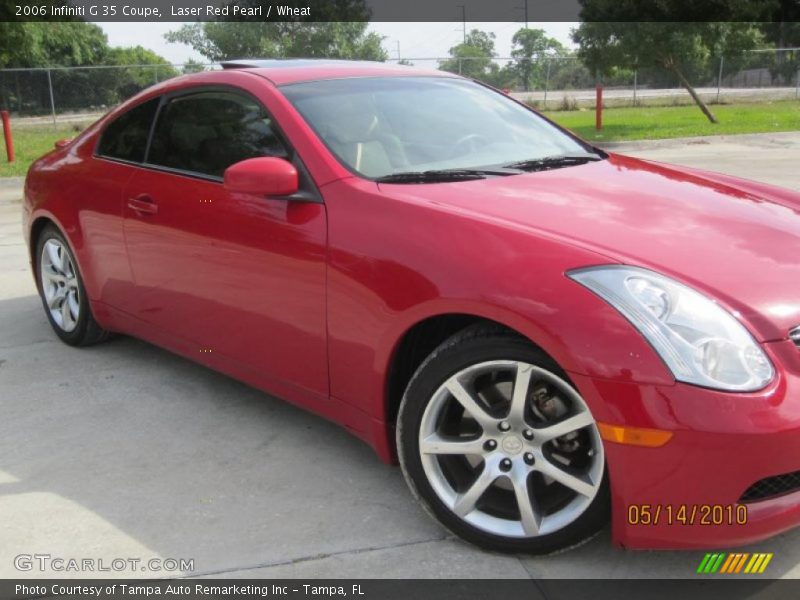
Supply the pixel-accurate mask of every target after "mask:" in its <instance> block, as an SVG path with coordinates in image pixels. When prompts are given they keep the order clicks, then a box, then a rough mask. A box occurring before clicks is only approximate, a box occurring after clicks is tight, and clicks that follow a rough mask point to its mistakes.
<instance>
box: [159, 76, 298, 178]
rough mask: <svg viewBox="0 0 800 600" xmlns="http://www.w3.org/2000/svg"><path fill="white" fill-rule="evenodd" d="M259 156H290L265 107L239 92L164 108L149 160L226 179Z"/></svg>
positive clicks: (194, 98)
mask: <svg viewBox="0 0 800 600" xmlns="http://www.w3.org/2000/svg"><path fill="white" fill-rule="evenodd" d="M257 156H280V157H286V156H287V151H286V148H285V146H284V145H283V143H282V142H281V141H280V139H278V137H277V136H276V135H275V131H274V130H273V127H272V121H271V120H270V118H269V115H267V113H266V111H265V110H264V108H263V107H262V106H261V105H260V104H258V103H257V102H255V101H254V100H251V99H249V98H246V97H245V96H240V95H238V94H233V93H230V92H202V93H197V94H192V95H190V96H181V97H179V98H175V99H174V100H172V101H170V102H169V104H167V105H166V106H165V107H164V108H163V109H162V110H161V113H160V114H159V117H158V122H157V123H156V129H155V133H154V135H153V141H152V142H151V145H150V154H149V155H148V157H147V162H148V163H150V164H154V165H160V166H164V167H170V168H172V169H180V170H182V171H192V172H195V173H202V174H204V175H213V176H222V173H223V171H225V169H226V168H228V167H229V166H230V165H232V164H234V163H237V162H239V161H241V160H245V159H247V158H254V157H257Z"/></svg>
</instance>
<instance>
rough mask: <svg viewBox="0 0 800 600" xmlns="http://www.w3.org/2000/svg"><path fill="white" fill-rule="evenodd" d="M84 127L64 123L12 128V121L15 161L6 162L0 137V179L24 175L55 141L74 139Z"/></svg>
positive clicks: (3, 145) (12, 122) (3, 144)
mask: <svg viewBox="0 0 800 600" xmlns="http://www.w3.org/2000/svg"><path fill="white" fill-rule="evenodd" d="M84 126H85V124H83V125H81V124H72V123H69V124H66V123H65V124H62V125H58V126H53V125H36V126H26V127H21V126H20V127H14V121H13V119H12V121H11V132H12V133H13V134H14V152H15V154H16V160H15V161H14V162H13V163H9V162H7V161H6V147H5V143H4V142H3V138H2V136H0V177H15V176H22V175H25V173H27V171H28V167H29V166H30V164H31V163H32V162H33V161H34V160H36V159H37V158H39V157H40V156H41V155H42V154H45V153H46V152H49V151H50V150H52V149H53V143H54V142H55V141H56V140H61V139H64V138H71V137H75V136H76V135H78V132H79V131H81V129H83V127H84Z"/></svg>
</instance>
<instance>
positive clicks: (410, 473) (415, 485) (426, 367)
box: [397, 334, 610, 554]
mask: <svg viewBox="0 0 800 600" xmlns="http://www.w3.org/2000/svg"><path fill="white" fill-rule="evenodd" d="M490 360H516V361H523V362H528V363H530V364H534V365H536V366H539V367H541V368H544V369H547V370H549V371H551V372H553V373H555V374H556V375H558V376H559V377H561V378H562V379H564V380H565V381H567V382H568V383H570V385H572V383H571V382H570V381H569V379H568V378H567V376H566V374H565V373H564V372H563V371H562V370H561V369H560V368H559V367H558V365H557V364H556V363H555V362H553V361H552V359H550V358H549V357H548V356H547V355H545V354H544V353H543V352H541V351H540V350H538V349H537V348H535V347H534V346H533V345H531V344H530V343H529V342H528V341H527V340H525V339H523V338H520V337H517V336H512V335H507V334H506V335H503V334H499V335H498V334H495V335H491V336H488V337H480V336H477V337H474V338H471V339H470V338H466V339H462V340H458V341H457V342H456V343H451V344H448V343H447V342H445V344H443V345H442V346H440V348H439V349H437V350H436V351H435V352H434V353H433V354H432V355H431V357H429V358H428V360H426V361H425V362H424V363H423V364H422V366H421V367H420V368H419V370H418V371H417V373H416V374H415V375H414V377H413V378H412V380H411V382H410V383H409V386H408V389H407V390H406V394H405V396H404V398H403V401H402V404H401V407H400V414H399V417H398V434H397V438H398V440H397V442H398V454H399V456H400V462H401V465H402V467H403V472H404V474H405V476H406V480H407V481H408V483H409V486H410V487H411V489H412V492H413V493H414V495H415V496H416V497H417V499H418V500H420V502H421V503H422V504H423V506H424V507H425V508H426V510H427V511H428V512H429V513H431V514H432V515H433V516H434V517H435V518H436V519H437V520H438V521H439V522H441V523H442V524H443V525H444V526H445V527H446V528H447V529H449V530H450V531H452V532H453V533H455V534H456V535H458V536H459V537H462V538H464V539H466V540H467V541H469V542H472V543H474V544H476V545H478V546H480V547H482V548H486V549H489V550H498V551H501V552H522V553H533V554H546V553H550V552H555V551H558V550H564V549H567V548H570V547H573V546H576V545H580V544H581V543H582V542H584V541H586V540H588V539H591V537H593V536H594V535H595V534H596V533H597V532H599V531H600V530H601V529H602V528H603V527H604V526H605V525H606V524H607V523H608V522H609V518H610V516H609V515H610V494H609V484H608V469H607V468H606V469H604V473H603V482H602V484H601V488H600V490H599V491H598V493H597V495H596V496H595V498H594V500H593V501H592V503H591V504H590V505H589V507H587V508H586V510H585V511H584V512H583V513H582V514H581V515H580V516H579V517H578V518H577V519H576V520H575V521H573V522H572V523H570V524H569V525H568V526H566V527H565V528H563V529H561V530H559V531H556V532H553V533H550V534H547V535H543V536H540V537H534V538H510V537H503V536H499V535H494V534H491V533H488V532H486V531H483V530H481V529H478V528H477V527H474V526H472V525H470V524H469V523H467V522H466V521H464V520H462V519H461V518H460V517H458V516H457V515H455V514H454V513H453V512H452V511H451V510H450V509H449V508H448V507H447V506H445V504H444V503H443V502H442V501H441V500H440V499H439V497H438V495H437V494H436V492H435V491H434V490H433V488H432V487H431V485H430V483H429V482H428V479H427V476H426V475H425V472H424V469H423V467H422V460H421V457H420V452H419V429H420V423H421V421H422V415H423V413H424V411H425V408H426V407H427V405H428V403H429V402H430V401H431V399H432V398H433V396H434V394H435V392H436V391H437V390H438V389H439V387H440V386H441V385H442V384H443V383H444V382H445V381H446V380H447V379H448V378H450V377H451V376H452V375H454V374H455V373H457V372H459V371H461V370H462V369H464V368H466V367H468V366H470V365H474V364H477V363H480V362H486V361H490ZM573 387H574V386H573Z"/></svg>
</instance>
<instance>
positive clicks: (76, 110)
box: [0, 63, 219, 123]
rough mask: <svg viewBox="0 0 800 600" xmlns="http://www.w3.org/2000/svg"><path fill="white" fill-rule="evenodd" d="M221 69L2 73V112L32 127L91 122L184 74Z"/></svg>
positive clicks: (106, 68)
mask: <svg viewBox="0 0 800 600" xmlns="http://www.w3.org/2000/svg"><path fill="white" fill-rule="evenodd" d="M216 68H219V67H218V65H214V64H207V65H199V64H197V63H190V64H186V65H182V64H176V65H169V64H158V65H125V66H107V65H102V66H90V67H52V68H35V69H0V109H3V110H8V111H9V112H11V113H12V115H13V116H14V117H17V118H23V119H25V120H26V121H29V122H31V123H36V122H41V121H48V120H50V121H52V122H53V123H55V122H58V121H61V122H64V121H72V120H75V121H78V120H87V119H91V118H93V117H95V116H96V115H99V114H103V113H105V112H106V111H108V110H109V109H111V108H112V107H114V106H115V105H117V104H119V103H120V102H122V101H123V100H125V99H126V98H129V97H131V96H133V95H134V94H137V93H138V92H140V91H142V90H143V89H145V88H148V87H150V86H151V85H154V84H156V83H159V82H161V81H165V80H167V79H171V78H172V77H177V76H178V75H181V74H183V73H188V72H196V71H198V70H203V69H216Z"/></svg>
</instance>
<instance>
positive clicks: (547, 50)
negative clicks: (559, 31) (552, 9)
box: [511, 28, 567, 92]
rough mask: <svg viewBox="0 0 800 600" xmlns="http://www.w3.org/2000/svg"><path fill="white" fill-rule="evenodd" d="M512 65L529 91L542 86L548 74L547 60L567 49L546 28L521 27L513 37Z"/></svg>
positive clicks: (565, 51) (564, 52)
mask: <svg viewBox="0 0 800 600" xmlns="http://www.w3.org/2000/svg"><path fill="white" fill-rule="evenodd" d="M511 44H512V46H511V56H512V57H513V58H514V63H513V65H512V67H513V69H514V71H515V72H516V73H517V74H518V77H519V80H520V81H521V82H522V87H523V89H524V90H525V91H526V92H527V91H528V90H530V89H531V83H533V86H534V87H542V86H543V84H544V80H545V77H546V74H547V61H548V60H549V59H550V58H552V57H554V56H564V55H566V54H567V49H566V48H564V46H563V45H562V44H561V42H559V41H558V40H556V39H554V38H551V37H548V36H547V34H546V33H545V31H544V29H527V28H526V29H520V30H519V31H517V32H516V33H515V34H514V37H513V38H511Z"/></svg>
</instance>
